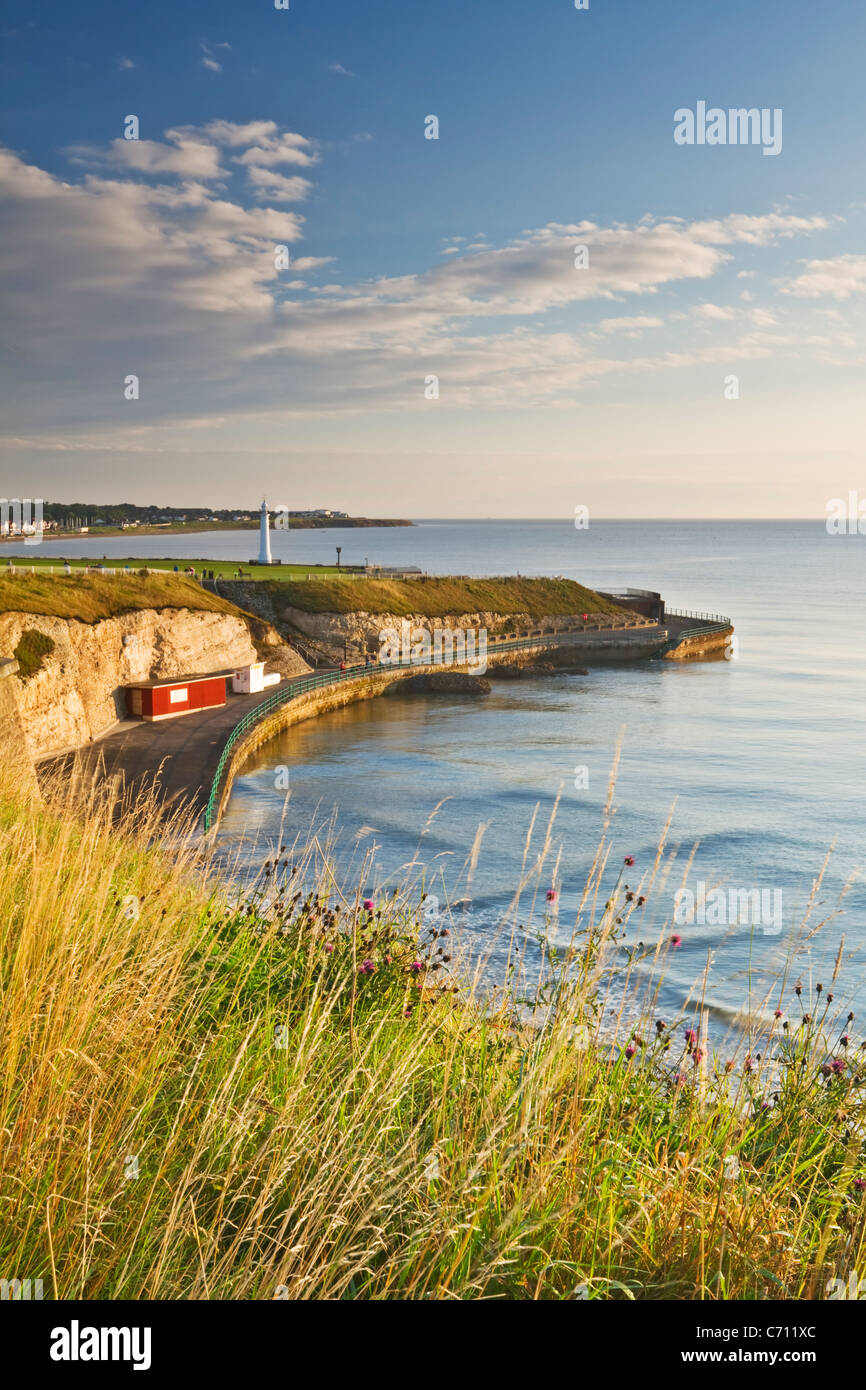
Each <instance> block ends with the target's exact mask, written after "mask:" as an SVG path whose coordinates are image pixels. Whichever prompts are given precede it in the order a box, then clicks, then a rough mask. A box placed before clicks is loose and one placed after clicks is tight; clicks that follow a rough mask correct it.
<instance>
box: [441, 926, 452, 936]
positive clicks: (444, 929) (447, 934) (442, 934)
mask: <svg viewBox="0 0 866 1390" xmlns="http://www.w3.org/2000/svg"><path fill="white" fill-rule="evenodd" d="M439 935H440V936H450V935H451V933H450V931H449V930H448V928H447V927H443V928H442V930H441V931H440V933H439Z"/></svg>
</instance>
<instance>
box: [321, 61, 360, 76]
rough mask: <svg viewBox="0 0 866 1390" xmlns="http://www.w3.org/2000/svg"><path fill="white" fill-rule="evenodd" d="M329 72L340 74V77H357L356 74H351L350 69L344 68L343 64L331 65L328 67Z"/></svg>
mask: <svg viewBox="0 0 866 1390" xmlns="http://www.w3.org/2000/svg"><path fill="white" fill-rule="evenodd" d="M328 72H336V73H338V74H339V76H340V77H354V76H355V74H354V73H353V72H350V71H349V69H348V68H344V67H343V64H342V63H331V64H330V66H329V67H328Z"/></svg>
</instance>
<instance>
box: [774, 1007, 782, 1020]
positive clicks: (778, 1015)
mask: <svg viewBox="0 0 866 1390" xmlns="http://www.w3.org/2000/svg"><path fill="white" fill-rule="evenodd" d="M781 1017H782V1010H781V1009H776V1011H775V1013H774V1014H773V1018H781Z"/></svg>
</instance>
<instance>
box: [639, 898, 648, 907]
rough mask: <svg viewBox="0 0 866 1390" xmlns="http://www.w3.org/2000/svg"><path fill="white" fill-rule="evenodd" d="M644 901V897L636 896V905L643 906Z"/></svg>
mask: <svg viewBox="0 0 866 1390" xmlns="http://www.w3.org/2000/svg"><path fill="white" fill-rule="evenodd" d="M645 902H646V898H638V900H637V905H638V907H643V905H644V903H645Z"/></svg>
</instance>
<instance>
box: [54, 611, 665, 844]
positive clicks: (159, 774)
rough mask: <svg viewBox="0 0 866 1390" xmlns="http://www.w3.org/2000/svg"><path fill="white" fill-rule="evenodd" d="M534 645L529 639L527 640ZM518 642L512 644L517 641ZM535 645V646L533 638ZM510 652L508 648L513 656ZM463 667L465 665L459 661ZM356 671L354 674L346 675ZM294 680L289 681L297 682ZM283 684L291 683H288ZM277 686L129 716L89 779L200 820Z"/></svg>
mask: <svg viewBox="0 0 866 1390" xmlns="http://www.w3.org/2000/svg"><path fill="white" fill-rule="evenodd" d="M665 635H666V633H665V629H664V628H662V627H659V626H656V625H654V624H647V625H646V626H641V627H635V628H625V629H623V628H621V627H620V628H601V629H593V630H590V631H580V632H574V631H571V632H563V633H558V634H556V635H553V634H548V635H546V637H545V638H544V639H543V640H540V641H539V644H538V645H539V646H542V645H543V646H547V647H558V648H562V647H576V648H582V647H590V648H591V647H593V646H595V647H598V648H600V649H601V648H604V647H606V646H609V645H611V642H610V639H613V638H615V639H617V646H631V645H632V644H634V645H635V646H642V647H647V646H649V647H652V645H653V643H655V644H659V643H660V641H661V640H662V639H663V638H664V637H665ZM522 640H523V641H524V642H525V643H529V642H530V640H531V639H528V638H526V639H522ZM508 645H509V644H507V643H503V644H502V648H504V650H502V648H500V650H501V652H502V655H505V654H506V652H508ZM514 645H516V644H514V643H512V644H511V646H514ZM532 646H533V648H534V646H535V643H534V642H532ZM497 647H500V644H499V643H498V642H496V641H493V640H491V641H490V642H489V644H488V650H489V655H490V656H495V655H496V653H497ZM509 654H510V653H509ZM456 664H458V665H459V662H458V663H456ZM356 670H357V673H358V675H359V676H361V677H363V676H365V675H370V674H382V673H383V672H384V671H387V668H386V667H385V668H383V667H379V666H378V665H377V666H373V667H371V668H369V670H368V669H366V668H363V667H359V668H356ZM315 674H317V675H328V674H333V677H334V680H335V681H336V680H337V679H339V671H337V670H334V671H333V673H331V672H328V671H321V670H320V671H319V672H317V673H315ZM353 674H354V672H352V671H350V673H349V677H348V679H351V678H352V675H353ZM293 683H294V682H286V684H293ZM283 688H285V686H284V687H283ZM274 693H275V691H274V689H269V690H266V691H264V692H263V693H261V694H259V695H229V696H228V700H227V703H226V704H225V705H224V706H220V708H219V709H212V710H202V711H201V712H200V713H196V714H185V715H183V716H181V717H178V718H176V719H165V720H160V721H158V722H157V723H151V722H149V721H146V720H138V719H135V720H132V719H127V720H123V721H122V723H121V724H119V725H118V726H117V727H116V728H114V729H112V730H111V732H110V733H108V734H106V735H104V736H103V737H102V738H100V739H98V740H97V741H96V742H95V743H93V744H90V745H88V747H86V748H83V749H80V750H78V755H77V756H78V757H79V758H80V759H81V765H82V771H83V774H84V776H85V779H89V777H90V776H91V775H93V774H95V775H96V776H97V777H98V778H99V780H100V781H102V780H105V779H107V778H110V777H112V776H118V777H119V778H120V779H121V784H122V787H123V788H124V790H125V791H127V792H129V793H130V794H132V795H133V796H134V795H135V793H136V791H138V790H145V791H146V790H148V789H150V788H154V789H155V790H156V793H157V795H158V797H159V799H160V800H161V801H162V802H163V803H164V804H165V805H166V807H167V808H168V807H172V806H179V805H180V804H182V803H184V804H187V805H188V806H189V807H190V808H191V809H192V810H193V811H194V812H195V815H196V816H197V817H199V816H201V815H202V814H203V812H204V810H205V807H206V805H207V800H208V796H209V795H210V789H211V785H212V783H213V779H214V776H215V774H216V771H217V765H218V763H219V760H220V756H221V754H222V751H223V749H224V747H225V745H226V741H227V739H228V737H229V735H230V734H231V731H232V729H234V727H235V725H236V724H237V723H238V722H239V720H241V719H242V718H243V717H244V715H245V714H247V713H248V712H249V711H250V710H253V709H255V707H256V706H257V705H259V704H261V703H262V702H263V701H265V700H267V699H269V698H271V697H272V696H273V694H274ZM75 757H76V754H75V753H66V754H63V755H61V756H60V757H55V758H50V759H46V760H45V761H43V762H41V763H40V764H39V766H38V769H37V772H38V774H39V775H40V776H45V775H46V774H48V775H50V774H51V773H52V772H53V771H55V770H57V769H63V770H65V771H66V772H67V773H69V772H71V770H72V765H73V761H74V759H75Z"/></svg>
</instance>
